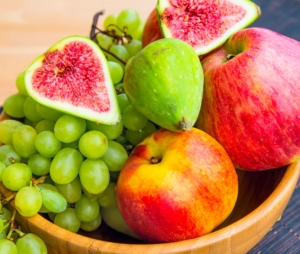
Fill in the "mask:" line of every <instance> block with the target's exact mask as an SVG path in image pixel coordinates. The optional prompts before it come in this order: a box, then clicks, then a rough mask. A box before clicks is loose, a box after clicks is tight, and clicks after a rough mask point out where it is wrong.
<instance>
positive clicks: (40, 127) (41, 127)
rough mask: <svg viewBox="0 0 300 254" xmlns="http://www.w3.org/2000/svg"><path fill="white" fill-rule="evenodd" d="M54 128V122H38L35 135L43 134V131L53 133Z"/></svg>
mask: <svg viewBox="0 0 300 254" xmlns="http://www.w3.org/2000/svg"><path fill="white" fill-rule="evenodd" d="M54 126H55V122H53V121H50V120H42V121H40V122H38V124H37V125H36V126H35V131H36V133H37V134H39V133H41V132H43V131H51V132H54Z"/></svg>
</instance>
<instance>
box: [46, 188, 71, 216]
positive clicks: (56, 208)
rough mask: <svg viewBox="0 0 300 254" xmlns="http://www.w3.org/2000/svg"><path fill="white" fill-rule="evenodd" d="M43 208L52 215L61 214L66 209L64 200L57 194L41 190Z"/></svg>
mask: <svg viewBox="0 0 300 254" xmlns="http://www.w3.org/2000/svg"><path fill="white" fill-rule="evenodd" d="M41 194H42V198H43V206H45V207H46V208H47V209H48V210H49V211H51V212H53V213H61V212H63V211H64V210H66V209H67V201H66V199H65V198H64V197H63V196H62V195H61V194H60V193H58V192H55V191H52V190H42V191H41Z"/></svg>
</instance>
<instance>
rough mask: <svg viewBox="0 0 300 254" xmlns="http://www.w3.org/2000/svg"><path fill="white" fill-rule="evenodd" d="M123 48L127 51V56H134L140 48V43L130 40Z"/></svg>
mask: <svg viewBox="0 0 300 254" xmlns="http://www.w3.org/2000/svg"><path fill="white" fill-rule="evenodd" d="M125 48H126V49H127V51H128V54H129V57H134V56H135V55H136V54H137V53H139V52H140V51H141V50H142V43H141V42H140V41H138V40H132V41H131V42H129V43H128V44H126V45H125Z"/></svg>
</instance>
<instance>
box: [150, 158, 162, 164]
mask: <svg viewBox="0 0 300 254" xmlns="http://www.w3.org/2000/svg"><path fill="white" fill-rule="evenodd" d="M150 162H151V163H152V164H157V163H160V162H161V159H159V158H157V157H152V158H151V160H150Z"/></svg>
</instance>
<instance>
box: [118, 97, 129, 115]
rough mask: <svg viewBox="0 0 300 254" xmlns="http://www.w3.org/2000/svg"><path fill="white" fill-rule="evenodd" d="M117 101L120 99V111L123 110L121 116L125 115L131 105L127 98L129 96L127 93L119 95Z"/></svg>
mask: <svg viewBox="0 0 300 254" xmlns="http://www.w3.org/2000/svg"><path fill="white" fill-rule="evenodd" d="M117 99H118V103H119V107H120V110H121V114H123V112H124V110H125V108H127V107H128V106H130V105H131V104H130V102H129V100H128V98H127V95H126V94H125V93H122V94H118V96H117Z"/></svg>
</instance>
